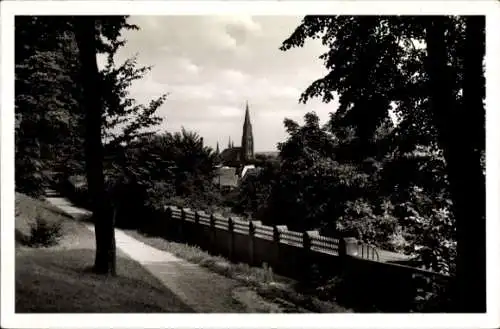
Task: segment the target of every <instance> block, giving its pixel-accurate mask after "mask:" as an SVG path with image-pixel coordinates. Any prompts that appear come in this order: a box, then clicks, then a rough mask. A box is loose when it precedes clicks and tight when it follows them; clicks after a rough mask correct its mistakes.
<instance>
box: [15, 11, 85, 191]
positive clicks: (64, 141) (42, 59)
mask: <svg viewBox="0 0 500 329" xmlns="http://www.w3.org/2000/svg"><path fill="white" fill-rule="evenodd" d="M15 24H16V30H15V33H16V40H17V42H16V57H15V65H16V67H15V73H16V95H15V107H16V108H15V111H16V117H17V119H18V129H16V188H17V189H18V190H20V191H21V192H24V193H28V194H31V195H39V194H41V193H43V190H44V188H45V186H46V185H47V184H49V183H50V181H49V180H50V177H49V176H48V175H47V174H46V173H47V171H48V170H53V171H62V170H65V169H66V168H67V167H68V166H71V165H72V162H70V161H68V160H70V159H78V155H79V152H78V151H77V150H79V147H78V146H79V145H80V137H82V131H81V130H80V127H81V122H82V118H83V111H82V110H81V107H80V106H79V101H80V99H81V92H80V89H79V88H78V84H77V83H75V81H77V79H78V76H77V74H78V71H79V62H78V60H77V48H76V44H75V43H74V38H73V36H72V34H70V33H68V31H67V26H66V24H65V20H64V19H61V18H53V19H52V18H46V17H37V16H21V17H17V18H16V22H15Z"/></svg>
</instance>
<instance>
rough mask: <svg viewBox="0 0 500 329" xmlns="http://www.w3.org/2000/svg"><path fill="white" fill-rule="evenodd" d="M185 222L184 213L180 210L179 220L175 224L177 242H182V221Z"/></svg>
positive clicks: (182, 209)
mask: <svg viewBox="0 0 500 329" xmlns="http://www.w3.org/2000/svg"><path fill="white" fill-rule="evenodd" d="M185 220H186V212H185V211H184V208H181V218H180V220H179V221H178V222H177V234H178V240H179V242H184V227H183V226H184V221H185Z"/></svg>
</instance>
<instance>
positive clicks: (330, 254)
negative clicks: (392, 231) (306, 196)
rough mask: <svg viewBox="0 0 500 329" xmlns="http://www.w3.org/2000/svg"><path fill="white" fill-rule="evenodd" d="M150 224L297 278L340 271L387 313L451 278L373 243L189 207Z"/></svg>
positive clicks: (353, 294)
mask: <svg viewBox="0 0 500 329" xmlns="http://www.w3.org/2000/svg"><path fill="white" fill-rule="evenodd" d="M165 212H166V215H165V214H158V216H156V218H155V219H154V220H153V222H152V223H151V224H153V230H154V231H155V232H156V233H157V234H158V235H160V236H163V237H165V238H167V239H171V240H176V241H178V242H182V243H188V244H192V245H197V246H199V247H201V248H202V249H204V250H207V251H209V252H210V253H212V254H215V255H222V256H225V257H227V258H228V259H230V260H231V261H233V262H242V263H247V264H249V265H252V266H262V264H263V263H266V264H267V265H268V266H269V267H271V268H272V269H273V271H274V272H275V273H277V274H281V275H284V276H287V277H290V278H295V279H298V280H300V281H301V282H308V281H310V280H311V279H315V278H316V276H315V275H317V273H320V274H321V276H322V277H333V276H336V275H342V277H343V278H348V279H347V281H346V285H347V286H348V287H349V288H348V290H347V291H348V293H347V296H349V298H352V299H353V300H356V302H357V303H359V300H360V299H361V300H366V302H367V303H376V304H377V305H379V306H380V307H381V309H384V311H386V312H406V311H407V310H408V308H409V307H410V305H412V303H414V297H415V293H416V291H417V290H418V289H419V287H421V284H422V282H424V281H426V280H429V279H431V280H432V281H434V282H437V283H441V284H447V283H448V282H449V279H450V277H449V276H445V275H442V274H439V273H435V272H430V271H425V270H421V269H418V268H414V267H410V266H405V265H400V264H391V263H388V262H382V261H378V260H379V255H378V251H377V249H376V248H375V247H374V246H371V245H363V244H359V243H358V242H357V241H356V239H353V238H332V237H325V236H322V235H320V234H319V232H317V231H307V232H304V233H299V232H294V231H291V230H288V228H287V227H286V226H284V225H277V226H274V227H271V226H266V225H263V224H262V223H261V222H259V221H244V220H242V219H241V218H238V217H229V218H226V217H223V216H221V215H217V214H207V213H205V212H203V211H194V210H191V209H189V208H184V209H181V208H177V207H174V206H167V207H165Z"/></svg>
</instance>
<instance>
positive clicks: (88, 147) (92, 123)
mask: <svg viewBox="0 0 500 329" xmlns="http://www.w3.org/2000/svg"><path fill="white" fill-rule="evenodd" d="M74 32H75V37H76V41H77V43H78V49H79V56H80V62H81V79H82V86H83V94H84V107H85V110H86V116H85V126H86V135H85V157H86V171H87V184H88V190H89V193H90V197H91V200H92V213H93V220H94V223H95V236H96V257H95V263H94V271H95V272H97V273H100V274H111V275H115V274H116V244H115V235H114V223H113V218H112V217H111V213H110V207H109V205H107V203H106V197H105V192H104V173H103V145H102V140H101V129H102V110H103V104H102V96H101V88H100V79H99V70H98V67H97V59H96V54H97V42H96V20H95V18H93V17H78V18H76V19H75V22H74Z"/></svg>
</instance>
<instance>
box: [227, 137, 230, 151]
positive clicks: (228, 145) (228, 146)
mask: <svg viewBox="0 0 500 329" xmlns="http://www.w3.org/2000/svg"><path fill="white" fill-rule="evenodd" d="M227 148H228V149H230V148H231V136H229V141H228V142H227Z"/></svg>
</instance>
